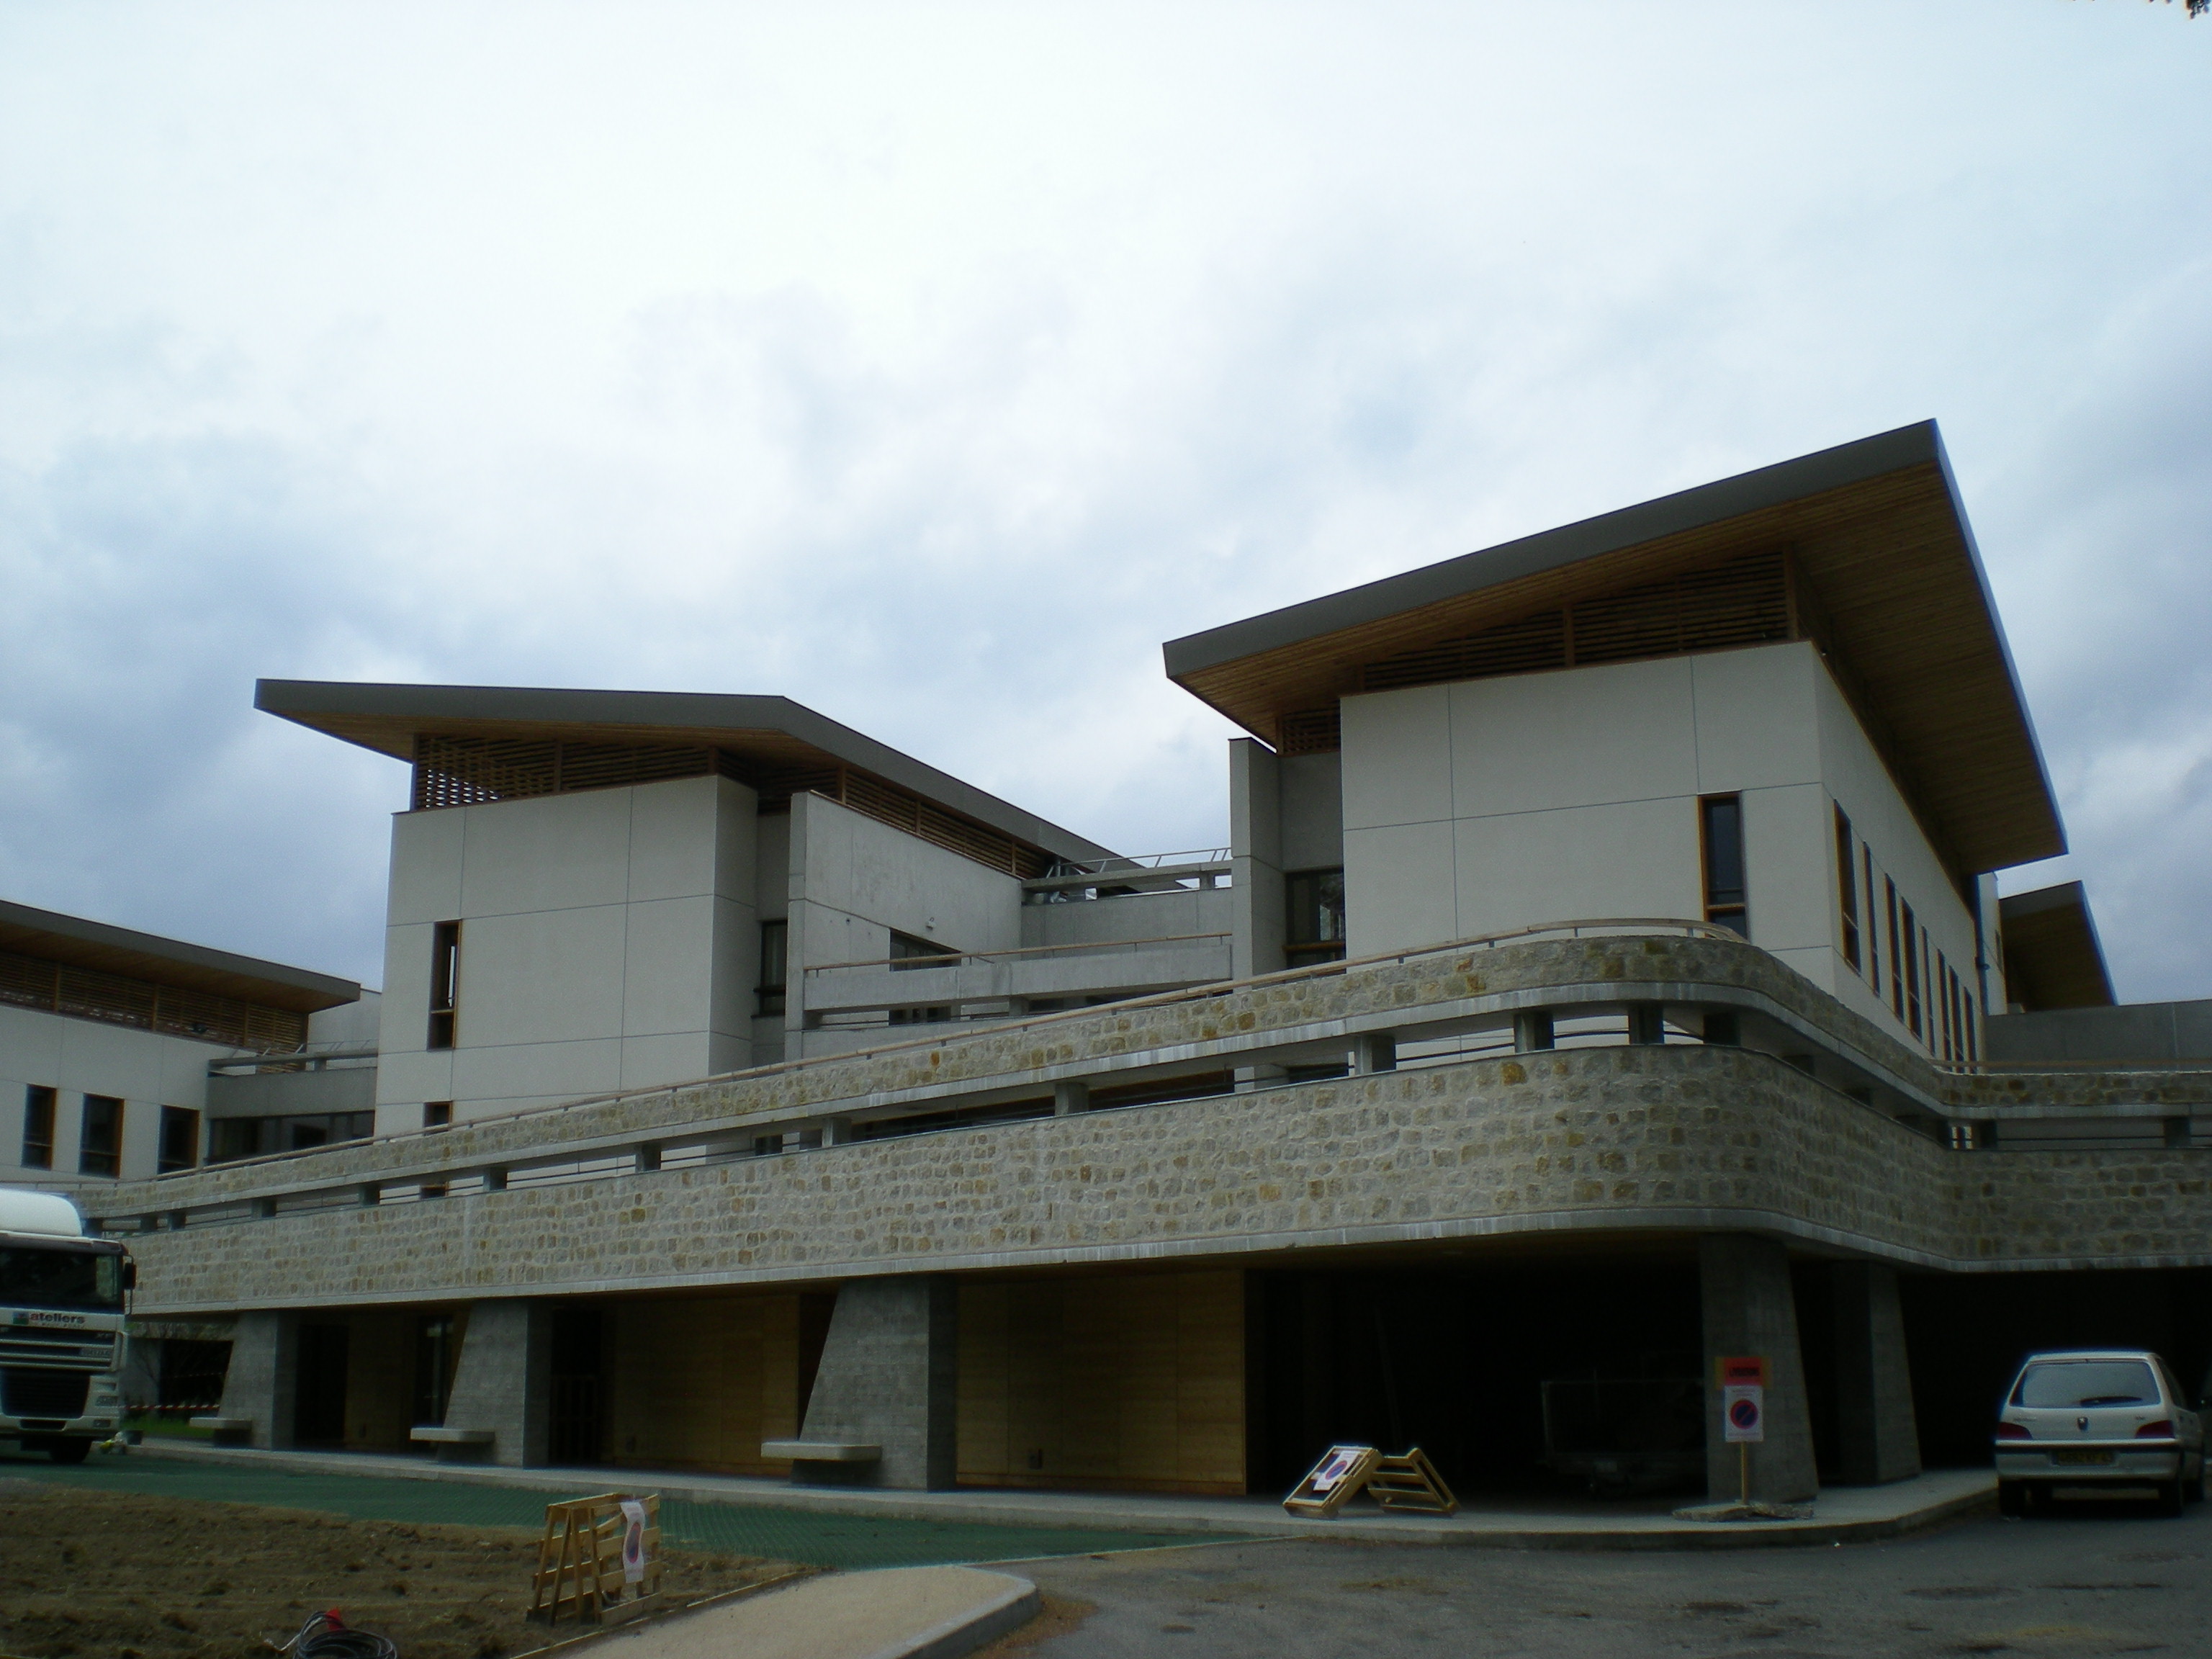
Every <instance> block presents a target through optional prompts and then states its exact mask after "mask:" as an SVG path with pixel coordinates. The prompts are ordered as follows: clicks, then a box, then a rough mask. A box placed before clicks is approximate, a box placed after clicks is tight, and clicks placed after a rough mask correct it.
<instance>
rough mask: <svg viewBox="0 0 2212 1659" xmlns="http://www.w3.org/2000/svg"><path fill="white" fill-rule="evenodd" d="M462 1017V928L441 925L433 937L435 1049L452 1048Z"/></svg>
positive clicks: (431, 1042) (432, 1028)
mask: <svg viewBox="0 0 2212 1659" xmlns="http://www.w3.org/2000/svg"><path fill="white" fill-rule="evenodd" d="M460 1015H461V924H460V923H459V922H458V921H441V922H440V923H439V924H438V925H437V926H436V927H434V928H433V929H431V933H430V1034H429V1046H430V1047H431V1048H452V1047H453V1039H454V1035H455V1033H456V1031H457V1030H458V1029H459V1023H460Z"/></svg>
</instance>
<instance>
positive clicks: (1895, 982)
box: [1881, 876, 1905, 1019]
mask: <svg viewBox="0 0 2212 1659" xmlns="http://www.w3.org/2000/svg"><path fill="white" fill-rule="evenodd" d="M1881 896H1882V904H1883V908H1885V909H1886V910H1887V911H1888V913H1889V1006H1890V1012H1893V1013H1894V1014H1895V1015H1896V1016H1897V1017H1898V1018H1899V1019H1903V1018H1905V953H1904V948H1903V947H1902V946H1901V945H1899V943H1898V940H1899V938H1900V937H1901V936H1900V935H1899V933H1898V931H1897V884H1896V883H1895V882H1893V881H1892V880H1891V879H1890V878H1888V877H1887V876H1884V877H1883V878H1881Z"/></svg>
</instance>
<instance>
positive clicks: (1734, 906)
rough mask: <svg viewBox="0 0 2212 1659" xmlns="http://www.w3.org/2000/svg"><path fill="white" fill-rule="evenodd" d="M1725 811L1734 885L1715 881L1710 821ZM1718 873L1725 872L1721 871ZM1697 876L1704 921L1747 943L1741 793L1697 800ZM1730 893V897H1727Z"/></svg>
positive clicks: (1747, 869) (1747, 868) (1747, 867)
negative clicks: (1730, 823)
mask: <svg viewBox="0 0 2212 1659" xmlns="http://www.w3.org/2000/svg"><path fill="white" fill-rule="evenodd" d="M1723 808H1725V809H1726V810H1727V811H1729V813H1731V814H1732V815H1733V816H1734V817H1735V872H1734V873H1735V886H1734V887H1732V888H1731V887H1729V886H1726V885H1724V884H1720V883H1717V882H1716V881H1715V880H1714V879H1713V878H1714V875H1715V873H1716V872H1715V869H1714V863H1715V859H1716V855H1717V851H1718V849H1717V848H1716V847H1715V846H1714V835H1713V818H1714V816H1715V814H1716V813H1717V812H1718V811H1721V810H1722V809H1723ZM1719 873H1723V874H1725V873H1728V872H1719ZM1698 876H1699V882H1700V884H1702V886H1703V889H1704V891H1705V920H1706V921H1709V922H1711V924H1712V925H1713V926H1714V927H1725V928H1727V929H1728V930H1729V932H1730V933H1734V934H1735V935H1736V936H1737V937H1738V938H1740V939H1743V940H1744V941H1746V942H1747V943H1748V942H1749V941H1750V939H1751V853H1750V848H1748V847H1747V845H1746V837H1745V836H1744V824H1743V797H1742V796H1741V794H1734V793H1731V794H1726V795H1700V796H1699V797H1698ZM1731 893H1733V894H1734V897H1730V896H1729V895H1730V894H1731Z"/></svg>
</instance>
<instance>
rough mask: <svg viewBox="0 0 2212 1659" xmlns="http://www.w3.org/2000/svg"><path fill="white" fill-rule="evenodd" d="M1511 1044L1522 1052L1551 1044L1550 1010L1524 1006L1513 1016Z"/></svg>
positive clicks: (1547, 1046) (1526, 1052) (1528, 1051)
mask: <svg viewBox="0 0 2212 1659" xmlns="http://www.w3.org/2000/svg"><path fill="white" fill-rule="evenodd" d="M1513 1046H1514V1048H1516V1049H1518V1050H1519V1051H1520V1052H1521V1053H1522V1054H1528V1053H1530V1052H1532V1051H1534V1050H1536V1049H1540V1048H1550V1047H1551V1046H1552V1011H1551V1010H1550V1009H1549V1008H1524V1009H1522V1011H1521V1012H1519V1013H1517V1014H1516V1015H1514V1016H1513Z"/></svg>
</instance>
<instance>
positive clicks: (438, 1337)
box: [415, 1313, 461, 1428]
mask: <svg viewBox="0 0 2212 1659" xmlns="http://www.w3.org/2000/svg"><path fill="white" fill-rule="evenodd" d="M460 1357H461V1345H460V1344H459V1342H457V1341H456V1340H454V1332H453V1315H451V1314H443V1313H440V1314H423V1315H422V1316H419V1317H418V1318H416V1322H415V1421H416V1424H417V1425H421V1426H426V1427H430V1428H436V1427H438V1426H440V1425H442V1424H443V1423H444V1422H445V1420H446V1402H447V1401H448V1400H450V1399H451V1398H452V1397H453V1368H454V1365H455V1364H456V1363H457V1362H458V1361H459V1358H460Z"/></svg>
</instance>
